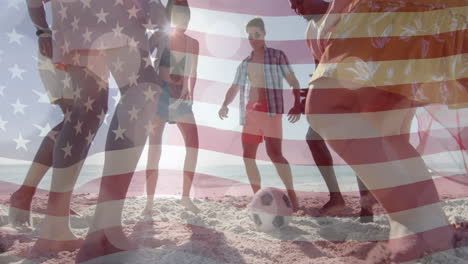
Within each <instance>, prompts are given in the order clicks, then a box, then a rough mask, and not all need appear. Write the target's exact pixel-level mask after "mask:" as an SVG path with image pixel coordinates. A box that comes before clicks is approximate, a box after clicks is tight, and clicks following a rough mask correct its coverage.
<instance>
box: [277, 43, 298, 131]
mask: <svg viewBox="0 0 468 264" xmlns="http://www.w3.org/2000/svg"><path fill="white" fill-rule="evenodd" d="M280 63H281V64H280V65H281V71H282V72H283V76H284V78H285V79H286V81H287V82H288V84H289V85H290V86H291V87H292V88H293V95H294V105H293V107H292V108H291V109H290V110H289V112H288V120H289V122H291V123H296V122H297V121H298V120H299V119H300V118H301V115H300V114H301V91H300V89H299V82H298V81H297V78H296V75H294V72H293V71H292V68H291V65H290V64H289V61H288V58H287V57H286V54H284V53H283V52H282V53H281V57H280Z"/></svg>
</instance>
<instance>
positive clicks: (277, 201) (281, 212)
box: [247, 187, 293, 232]
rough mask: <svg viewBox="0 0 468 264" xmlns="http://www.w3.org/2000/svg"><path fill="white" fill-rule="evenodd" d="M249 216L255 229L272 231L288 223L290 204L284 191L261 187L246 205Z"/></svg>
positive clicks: (291, 211) (290, 210)
mask: <svg viewBox="0 0 468 264" xmlns="http://www.w3.org/2000/svg"><path fill="white" fill-rule="evenodd" d="M247 208H248V210H249V216H250V218H251V219H252V221H253V222H254V224H255V226H256V228H257V230H259V231H262V232H272V231H274V230H279V229H281V228H284V227H285V226H287V225H288V224H289V220H290V218H291V215H292V213H293V209H292V204H291V201H290V200H289V198H288V196H287V195H286V193H285V192H283V191H282V190H280V189H277V188H271V187H269V188H263V189H261V190H260V191H258V192H257V193H256V194H255V195H254V197H253V199H252V201H251V202H250V204H249V205H248V207H247Z"/></svg>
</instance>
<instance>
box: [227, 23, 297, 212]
mask: <svg viewBox="0 0 468 264" xmlns="http://www.w3.org/2000/svg"><path fill="white" fill-rule="evenodd" d="M245 29H246V32H247V34H248V35H249V43H250V45H251V47H252V49H253V50H252V53H251V54H250V55H249V56H248V57H247V58H246V59H245V60H244V61H242V63H241V64H240V65H239V67H238V68H237V73H236V78H235V80H234V82H233V84H232V85H231V87H230V88H229V90H228V91H227V93H226V97H225V99H224V102H223V104H222V106H221V109H220V110H219V112H218V115H219V118H220V119H221V120H222V119H224V118H227V117H228V113H229V108H228V105H229V104H230V103H231V102H232V101H233V100H234V98H235V96H236V95H237V93H238V92H239V91H240V111H241V117H240V118H241V120H240V123H241V125H242V126H243V130H242V147H243V152H244V153H243V157H244V164H245V168H246V171H247V176H248V177H249V181H250V185H251V187H252V190H253V192H254V193H256V192H257V191H258V190H260V188H261V179H260V172H259V171H258V167H257V164H256V161H255V158H256V155H257V149H258V146H259V145H260V143H261V142H262V141H263V140H265V145H266V149H267V153H268V156H269V157H270V159H271V160H272V162H273V164H274V165H275V167H276V170H277V172H278V174H279V176H280V177H281V180H282V181H283V183H284V185H285V187H286V189H287V191H288V195H289V198H290V199H291V202H292V204H293V208H294V209H295V210H297V209H298V206H299V204H298V201H297V197H296V192H295V191H294V185H293V179H292V174H291V167H290V166H289V163H288V161H287V160H286V158H285V157H284V156H283V153H282V146H281V144H282V133H283V128H282V114H283V111H284V105H283V94H282V93H283V87H282V86H283V78H284V79H286V81H287V82H288V84H289V85H290V86H291V87H292V88H293V90H292V91H293V94H294V106H293V107H292V108H291V110H290V111H289V113H288V120H289V121H290V122H291V123H295V122H297V121H298V120H299V118H300V94H299V82H298V81H297V79H296V76H295V75H294V72H293V71H292V69H291V66H290V65H289V62H288V59H287V57H286V55H285V54H284V52H283V51H281V50H277V49H273V48H270V47H267V46H266V45H265V35H266V31H265V24H264V22H263V20H262V19H261V18H258V17H257V18H254V19H252V20H250V21H249V22H248V23H247V25H246V28H245Z"/></svg>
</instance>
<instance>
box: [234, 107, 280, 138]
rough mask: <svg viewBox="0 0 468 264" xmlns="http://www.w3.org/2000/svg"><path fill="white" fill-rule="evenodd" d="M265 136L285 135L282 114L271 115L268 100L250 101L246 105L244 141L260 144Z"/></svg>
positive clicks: (276, 136) (277, 136)
mask: <svg viewBox="0 0 468 264" xmlns="http://www.w3.org/2000/svg"><path fill="white" fill-rule="evenodd" d="M264 137H270V138H282V137H283V127H282V118H281V114H276V115H275V116H269V113H268V105H267V102H264V101H261V102H249V103H248V104H247V106H246V117H245V124H244V128H243V130H242V142H244V143H250V144H259V143H262V142H263V138H264Z"/></svg>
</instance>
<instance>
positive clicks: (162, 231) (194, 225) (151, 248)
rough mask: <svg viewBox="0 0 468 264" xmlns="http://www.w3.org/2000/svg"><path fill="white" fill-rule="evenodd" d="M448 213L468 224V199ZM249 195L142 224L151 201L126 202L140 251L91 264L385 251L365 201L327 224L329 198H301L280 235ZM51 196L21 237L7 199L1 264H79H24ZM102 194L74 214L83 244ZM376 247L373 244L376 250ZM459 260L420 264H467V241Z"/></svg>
mask: <svg viewBox="0 0 468 264" xmlns="http://www.w3.org/2000/svg"><path fill="white" fill-rule="evenodd" d="M443 198H444V199H443V200H444V210H445V212H446V213H447V215H448V216H449V218H450V221H452V222H460V223H462V222H468V221H467V220H468V207H467V206H466V204H467V200H466V199H451V197H449V196H447V195H446V196H445V197H443ZM250 199H251V196H250V195H238V196H233V195H224V196H218V197H215V196H213V197H203V198H196V199H194V202H195V204H196V205H197V206H198V207H199V208H200V209H201V212H200V213H199V214H197V215H195V214H193V213H191V212H189V211H186V210H184V208H183V207H182V206H181V205H180V204H179V203H178V199H177V197H169V196H161V197H157V199H156V201H155V205H154V208H153V209H154V213H153V216H152V217H149V216H145V217H144V216H141V212H142V210H143V207H144V205H145V200H146V197H144V196H141V195H134V196H132V197H129V198H128V199H127V200H126V202H125V209H124V217H123V219H124V220H123V227H124V231H125V233H126V235H127V236H128V237H129V238H130V240H132V241H135V242H137V244H138V245H140V247H141V248H140V249H138V250H132V251H125V252H121V253H116V254H112V255H107V256H104V257H101V258H97V259H94V260H92V261H89V262H87V263H102V262H103V261H104V260H105V262H106V263H164V264H166V263H167V264H169V263H171V264H172V263H177V264H179V263H180V264H184V263H209V264H211V263H213V264H214V263H236V264H243V263H255V264H257V263H299V264H302V263H304V264H305V263H319V264H320V263H323V264H325V263H326V264H332V263H333V264H335V263H346V264H349V263H353V264H354V263H356V264H360V263H369V262H368V261H366V257H367V255H368V253H369V252H371V251H372V250H373V248H375V247H379V246H381V245H383V242H378V241H383V240H385V239H386V238H387V236H388V231H389V226H388V221H387V219H386V217H385V215H384V214H383V213H384V212H383V210H382V209H381V208H379V207H378V206H377V207H375V214H376V216H375V218H374V222H372V223H366V224H362V223H360V222H359V220H358V217H357V215H358V213H359V196H358V194H346V195H345V199H346V202H347V208H346V209H345V210H344V211H343V212H342V214H340V215H338V216H321V215H320V214H319V212H318V209H319V208H320V206H321V205H323V204H324V203H325V202H326V201H327V196H326V195H322V196H320V195H314V196H310V197H302V198H301V210H299V211H298V212H297V213H296V214H295V215H294V216H293V217H292V219H291V223H290V225H289V226H288V227H286V228H284V229H282V230H278V231H275V232H273V233H263V232H259V231H257V230H256V228H255V226H254V223H253V221H252V220H251V219H250V218H249V211H248V210H247V209H246V206H247V204H248V203H249V202H250ZM46 201H47V194H39V195H38V196H37V198H36V199H35V200H34V202H33V208H32V211H33V214H32V218H33V229H31V230H24V229H23V230H17V229H14V228H12V227H11V226H9V225H7V214H8V196H2V197H1V198H0V221H1V222H0V250H1V252H2V253H1V254H0V263H57V264H58V263H74V257H75V256H76V254H77V251H74V252H60V253H59V254H56V255H50V256H43V257H41V258H38V259H33V260H28V259H25V258H23V257H21V256H24V254H25V252H27V250H28V248H30V247H31V246H32V245H33V244H34V242H35V240H36V239H35V238H34V237H35V234H36V232H37V230H38V229H39V228H40V222H41V219H42V218H43V213H44V208H45V206H46ZM96 201H97V195H96V194H88V193H78V194H75V195H74V197H73V204H72V207H73V208H74V209H76V210H77V211H78V212H79V213H80V214H81V215H80V216H72V217H71V226H72V229H73V232H74V233H75V234H76V235H77V236H79V237H84V236H85V235H86V233H87V231H88V227H89V223H90V221H91V219H92V217H93V214H94V208H95V204H96ZM369 241H372V242H369ZM460 243H461V244H460V245H461V246H464V248H463V247H461V248H458V249H457V251H458V252H457V254H458V256H459V258H454V257H452V256H451V255H448V254H446V253H444V252H439V253H437V254H434V255H431V256H429V257H426V258H424V259H420V260H419V261H418V262H417V263H434V264H449V263H454V264H455V263H456V264H458V263H460V264H461V263H468V248H467V245H468V238H465V239H464V241H460Z"/></svg>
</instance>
